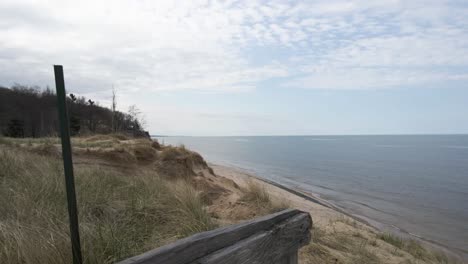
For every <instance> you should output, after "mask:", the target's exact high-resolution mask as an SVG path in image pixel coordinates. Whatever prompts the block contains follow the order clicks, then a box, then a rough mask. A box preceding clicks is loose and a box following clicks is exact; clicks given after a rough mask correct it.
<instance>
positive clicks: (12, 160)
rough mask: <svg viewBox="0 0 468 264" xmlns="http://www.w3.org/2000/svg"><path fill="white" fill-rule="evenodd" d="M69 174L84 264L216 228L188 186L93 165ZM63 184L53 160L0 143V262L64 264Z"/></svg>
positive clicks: (66, 241)
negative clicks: (73, 185)
mask: <svg viewBox="0 0 468 264" xmlns="http://www.w3.org/2000/svg"><path fill="white" fill-rule="evenodd" d="M32 161H34V162H32ZM75 174H76V188H77V199H78V205H79V218H80V219H79V221H80V228H81V238H82V247H83V255H84V261H85V263H113V262H115V261H117V260H120V259H123V258H125V257H129V256H132V255H135V254H138V253H141V252H144V251H146V250H149V249H152V248H154V247H156V246H160V245H163V244H165V243H167V242H169V241H173V240H175V239H177V238H180V237H184V236H187V235H190V234H193V233H196V232H200V231H205V230H209V229H212V228H214V227H215V224H214V223H213V222H212V221H211V218H210V217H209V215H208V214H207V213H206V212H205V210H204V208H203V207H204V205H203V203H202V200H201V199H200V195H199V193H198V192H197V191H196V190H194V189H193V187H192V186H191V185H190V184H188V183H187V182H184V181H175V182H172V181H167V180H164V179H162V178H161V177H159V176H158V175H157V174H156V173H149V172H148V171H146V172H140V173H139V172H136V173H134V174H132V175H125V174H123V173H121V172H119V171H118V170H112V169H108V168H106V169H103V168H101V167H99V166H95V165H93V166H86V167H84V166H83V167H82V166H76V169H75ZM63 181H64V177H63V173H62V165H61V162H60V160H59V159H56V158H54V157H52V156H44V155H42V156H41V155H37V154H34V153H28V152H25V151H24V150H18V149H16V148H12V147H7V146H5V145H2V148H1V149H0V259H1V260H2V263H70V261H71V256H70V245H69V237H68V232H69V231H68V218H67V210H66V198H65V188H64V182H63Z"/></svg>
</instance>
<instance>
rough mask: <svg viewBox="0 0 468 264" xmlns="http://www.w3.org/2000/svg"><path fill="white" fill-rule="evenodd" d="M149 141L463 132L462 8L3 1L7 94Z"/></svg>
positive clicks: (467, 63)
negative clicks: (50, 100) (93, 118)
mask: <svg viewBox="0 0 468 264" xmlns="http://www.w3.org/2000/svg"><path fill="white" fill-rule="evenodd" d="M53 64H62V65H64V71H65V81H66V86H67V90H68V91H69V92H74V93H77V94H80V95H84V96H87V97H90V98H93V99H95V100H97V101H100V102H101V104H103V105H108V104H109V100H110V98H111V90H112V85H114V87H115V88H116V90H117V93H118V107H119V109H120V110H123V111H125V110H127V108H128V106H129V105H132V104H136V105H138V107H139V108H140V109H141V110H142V111H143V113H144V114H145V116H146V120H147V129H148V130H149V131H150V132H151V133H152V134H169V135H176V134H177V135H278V134H288V135H290V134H394V133H399V134H400V133H403V134H405V133H468V3H467V2H466V1H444V0H437V1H427V0H424V1H418V0H411V1H397V0H384V1H368V0H364V1H360V0H356V1H334V0H326V1H253V0H249V1H245V2H244V1H193V0H192V1H157V0H151V1H120V0H113V1H96V0H93V1H87V0H84V1H83V0H80V1H63V0H61V1H22V0H21V1H20V0H13V1H10V0H1V1H0V85H3V86H11V85H12V84H14V83H21V84H28V85H39V86H42V87H45V86H47V85H49V86H50V87H52V88H54V87H55V86H54V81H53V67H52V65H53Z"/></svg>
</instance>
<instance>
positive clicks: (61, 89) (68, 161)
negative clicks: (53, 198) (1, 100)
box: [54, 65, 82, 264]
mask: <svg viewBox="0 0 468 264" xmlns="http://www.w3.org/2000/svg"><path fill="white" fill-rule="evenodd" d="M54 73H55V87H56V89H57V105H58V115H59V120H60V137H61V139H62V156H63V167H64V171H65V185H66V188H67V202H68V217H69V220H70V238H71V244H72V252H73V264H81V263H82V258H81V246H80V231H79V227H78V209H77V206H76V194H75V179H74V177H73V161H72V151H71V144H70V125H69V123H68V111H67V101H66V96H65V81H64V78H63V67H62V65H54Z"/></svg>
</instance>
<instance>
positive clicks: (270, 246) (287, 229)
mask: <svg viewBox="0 0 468 264" xmlns="http://www.w3.org/2000/svg"><path fill="white" fill-rule="evenodd" d="M311 227H312V219H311V217H310V215H309V213H305V212H302V211H299V210H295V209H288V210H284V211H281V212H278V213H275V214H271V215H267V216H264V217H260V218H257V219H254V220H251V221H247V222H244V223H240V224H237V225H231V226H226V227H221V228H218V229H215V230H212V231H207V232H203V233H198V234H195V235H193V236H190V237H187V238H184V239H181V240H178V241H176V242H174V243H172V244H169V245H165V246H163V247H160V248H157V249H154V250H151V251H148V252H146V253H143V254H141V255H138V256H135V257H132V258H129V259H126V260H124V261H121V262H119V263H118V264H157V263H158V264H159V263H161V264H189V263H190V264H219V263H225V264H238V263H245V264H247V263H255V264H263V263H265V264H267V263H268V264H297V262H298V261H297V254H298V253H297V252H298V250H299V248H300V247H302V246H304V245H307V244H308V243H309V241H310V229H311Z"/></svg>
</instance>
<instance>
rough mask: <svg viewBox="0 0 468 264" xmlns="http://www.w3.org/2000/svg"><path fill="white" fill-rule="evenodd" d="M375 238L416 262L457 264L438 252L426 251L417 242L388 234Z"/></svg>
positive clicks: (452, 259) (454, 260)
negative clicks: (411, 257)
mask: <svg viewBox="0 0 468 264" xmlns="http://www.w3.org/2000/svg"><path fill="white" fill-rule="evenodd" d="M377 238H379V239H381V240H383V241H385V242H387V243H388V244H390V245H393V246H394V247H395V252H396V249H399V250H401V251H404V252H406V253H409V254H410V255H412V256H413V257H414V258H415V259H417V260H423V261H428V262H432V263H447V264H448V263H458V261H457V260H456V259H454V258H451V257H449V256H447V255H446V254H445V253H443V252H441V251H438V250H428V249H426V248H425V247H424V246H423V245H421V243H420V242H419V241H416V240H414V239H404V238H402V237H399V236H396V235H393V234H390V233H381V234H377Z"/></svg>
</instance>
